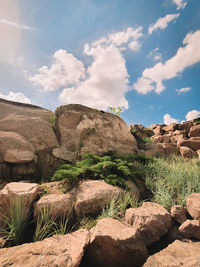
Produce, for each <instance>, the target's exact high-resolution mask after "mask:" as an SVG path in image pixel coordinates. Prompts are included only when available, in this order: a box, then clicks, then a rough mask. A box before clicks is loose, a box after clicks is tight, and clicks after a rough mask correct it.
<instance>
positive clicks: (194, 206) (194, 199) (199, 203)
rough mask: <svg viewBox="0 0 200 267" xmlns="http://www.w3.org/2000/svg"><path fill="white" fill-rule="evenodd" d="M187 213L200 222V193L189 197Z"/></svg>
mask: <svg viewBox="0 0 200 267" xmlns="http://www.w3.org/2000/svg"><path fill="white" fill-rule="evenodd" d="M186 203H187V211H188V213H189V214H190V215H191V216H192V218H193V219H195V220H200V193H193V194H191V195H189V196H188V197H187V200H186Z"/></svg>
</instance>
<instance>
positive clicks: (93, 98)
mask: <svg viewBox="0 0 200 267" xmlns="http://www.w3.org/2000/svg"><path fill="white" fill-rule="evenodd" d="M142 36H143V34H142V27H138V28H135V29H134V28H132V27H129V28H127V29H125V30H124V31H121V32H116V33H112V34H108V35H107V36H104V37H102V38H100V39H99V40H97V41H95V42H93V43H92V44H86V45H85V46H84V53H85V54H86V55H88V56H91V57H92V58H93V62H92V64H91V65H90V66H89V67H88V68H87V69H86V70H85V68H84V65H83V63H82V62H81V61H79V60H77V59H76V58H75V57H74V56H73V55H71V54H68V53H67V52H66V51H65V50H58V51H57V52H56V53H55V54H54V56H53V60H54V62H53V64H52V65H51V66H50V67H47V66H43V67H42V68H40V69H39V73H38V74H36V75H33V76H31V77H29V80H30V81H31V82H33V83H34V84H35V85H39V86H41V87H42V88H43V89H44V90H46V91H55V90H58V89H63V88H64V89H63V90H62V92H61V93H60V95H59V101H60V102H62V103H65V104H69V103H79V104H83V105H87V106H90V107H95V108H99V109H104V110H106V109H107V108H108V107H109V106H123V107H125V108H128V101H127V100H126V99H125V94H126V92H127V91H128V90H129V86H128V83H129V80H128V79H129V75H128V72H127V68H126V62H125V59H124V56H123V54H122V53H123V51H124V50H126V49H128V48H129V49H131V50H133V51H138V50H139V48H140V40H139V39H140V38H141V37H142Z"/></svg>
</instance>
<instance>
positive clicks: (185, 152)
mask: <svg viewBox="0 0 200 267" xmlns="http://www.w3.org/2000/svg"><path fill="white" fill-rule="evenodd" d="M180 153H181V156H182V157H183V158H193V157H195V156H196V152H195V151H194V150H192V149H191V148H189V147H186V146H181V147H180Z"/></svg>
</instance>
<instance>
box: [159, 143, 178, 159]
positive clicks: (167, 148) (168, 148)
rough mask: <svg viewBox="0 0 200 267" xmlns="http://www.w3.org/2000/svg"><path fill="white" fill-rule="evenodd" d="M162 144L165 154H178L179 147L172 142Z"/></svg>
mask: <svg viewBox="0 0 200 267" xmlns="http://www.w3.org/2000/svg"><path fill="white" fill-rule="evenodd" d="M162 146H163V151H164V153H165V155H166V156H169V155H171V154H175V155H178V154H179V152H180V149H179V148H178V147H177V146H176V145H174V144H169V143H163V145H162Z"/></svg>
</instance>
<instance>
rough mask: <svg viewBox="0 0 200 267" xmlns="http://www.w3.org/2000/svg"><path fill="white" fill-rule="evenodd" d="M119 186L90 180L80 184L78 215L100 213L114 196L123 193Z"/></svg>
mask: <svg viewBox="0 0 200 267" xmlns="http://www.w3.org/2000/svg"><path fill="white" fill-rule="evenodd" d="M123 191H124V190H122V189H121V188H119V187H116V186H112V185H109V184H107V183H106V182H104V181H92V180H88V181H85V182H83V183H81V184H80V186H79V187H78V188H77V190H76V196H77V198H76V203H75V207H74V208H75V213H76V216H78V217H82V216H85V215H94V214H98V213H99V212H100V211H101V210H102V208H104V207H106V205H107V204H108V203H109V202H110V200H111V198H112V197H114V196H119V195H120V194H122V193H123Z"/></svg>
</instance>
